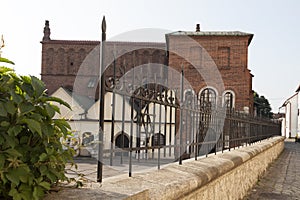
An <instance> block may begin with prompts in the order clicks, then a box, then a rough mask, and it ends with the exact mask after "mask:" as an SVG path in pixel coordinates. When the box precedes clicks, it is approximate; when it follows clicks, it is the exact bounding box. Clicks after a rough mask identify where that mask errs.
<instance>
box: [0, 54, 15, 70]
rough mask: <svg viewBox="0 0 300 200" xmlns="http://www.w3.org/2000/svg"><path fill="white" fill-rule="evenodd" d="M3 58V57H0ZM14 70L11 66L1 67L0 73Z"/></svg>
mask: <svg viewBox="0 0 300 200" xmlns="http://www.w3.org/2000/svg"><path fill="white" fill-rule="evenodd" d="M0 58H1V57H0ZM0 62H1V61H0ZM13 71H14V70H13V69H11V68H9V67H3V66H1V67H0V74H6V73H7V72H13Z"/></svg>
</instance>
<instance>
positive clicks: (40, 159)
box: [0, 58, 73, 200]
mask: <svg viewBox="0 0 300 200" xmlns="http://www.w3.org/2000/svg"><path fill="white" fill-rule="evenodd" d="M0 62H5V63H10V64H13V62H11V61H9V60H7V59H4V58H0ZM45 89H46V88H45V85H44V83H43V82H42V81H41V80H39V79H38V78H36V77H34V76H18V75H16V74H15V73H14V71H13V70H12V69H10V68H7V67H0V199H2V198H4V199H17V200H18V199H40V198H42V197H43V195H44V193H45V192H46V191H47V190H49V189H50V188H51V186H52V185H53V184H55V183H57V182H58V181H59V180H68V179H67V177H66V176H65V173H64V170H65V165H66V163H67V162H68V161H72V159H73V158H72V154H73V151H72V149H70V148H68V147H64V146H63V144H62V143H61V142H60V140H61V138H66V137H67V136H68V135H69V134H70V131H69V130H70V126H69V124H68V123H67V122H66V121H65V120H62V119H60V120H54V119H53V116H54V115H55V113H56V112H58V113H59V108H58V107H57V106H55V105H53V104H51V102H53V101H55V102H58V103H60V104H63V105H65V106H67V107H69V108H70V106H69V105H68V104H67V103H65V102H63V101H62V100H60V99H58V98H51V97H48V96H47V95H46V93H45Z"/></svg>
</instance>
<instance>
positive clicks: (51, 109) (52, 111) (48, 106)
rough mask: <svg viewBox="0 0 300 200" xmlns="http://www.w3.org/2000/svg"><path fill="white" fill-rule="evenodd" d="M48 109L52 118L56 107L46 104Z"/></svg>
mask: <svg viewBox="0 0 300 200" xmlns="http://www.w3.org/2000/svg"><path fill="white" fill-rule="evenodd" d="M46 110H47V113H48V115H49V117H50V118H53V117H54V115H55V109H54V108H53V107H52V105H49V104H46Z"/></svg>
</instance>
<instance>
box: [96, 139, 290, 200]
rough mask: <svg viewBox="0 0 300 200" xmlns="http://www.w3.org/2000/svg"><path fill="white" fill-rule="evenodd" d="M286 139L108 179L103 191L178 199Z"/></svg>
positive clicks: (137, 196)
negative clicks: (130, 175)
mask: <svg viewBox="0 0 300 200" xmlns="http://www.w3.org/2000/svg"><path fill="white" fill-rule="evenodd" d="M284 139H285V138H284V137H281V136H276V137H273V138H269V139H266V140H263V141H261V142H257V143H255V144H251V145H250V146H247V147H242V148H238V149H235V150H231V151H228V152H224V153H222V154H217V155H210V156H208V157H207V158H199V159H198V160H195V159H194V158H193V159H189V160H184V161H183V164H182V165H179V164H178V163H171V164H168V165H167V166H165V167H163V169H160V170H155V171H150V172H140V173H136V174H133V177H131V178H130V177H127V175H126V176H125V175H120V176H115V177H111V178H107V179H104V180H103V184H102V187H101V190H102V191H106V192H116V190H118V193H121V194H124V196H128V198H129V199H138V198H141V197H147V198H149V197H150V198H151V199H178V198H180V197H184V196H185V195H187V194H189V193H191V192H193V191H194V190H196V189H199V188H200V187H203V186H204V185H206V184H208V183H209V182H211V181H213V180H215V179H217V178H218V177H220V176H222V175H223V174H225V173H228V172H230V171H231V170H233V169H234V168H236V167H238V166H240V165H241V164H243V163H245V162H246V161H248V160H250V159H251V158H253V157H255V156H256V155H257V154H259V153H261V152H263V151H265V150H267V149H269V148H271V147H272V146H274V145H276V144H277V143H279V142H283V141H284Z"/></svg>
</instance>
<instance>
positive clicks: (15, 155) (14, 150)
mask: <svg viewBox="0 0 300 200" xmlns="http://www.w3.org/2000/svg"><path fill="white" fill-rule="evenodd" d="M4 152H6V153H8V154H9V155H11V156H14V157H21V156H22V154H21V153H20V152H18V151H17V150H16V149H7V150H5V151H4Z"/></svg>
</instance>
